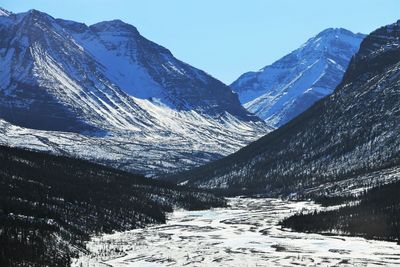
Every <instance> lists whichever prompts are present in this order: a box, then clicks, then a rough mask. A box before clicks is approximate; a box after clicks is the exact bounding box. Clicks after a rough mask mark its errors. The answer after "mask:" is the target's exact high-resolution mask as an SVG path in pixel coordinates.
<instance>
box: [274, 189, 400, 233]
mask: <svg viewBox="0 0 400 267" xmlns="http://www.w3.org/2000/svg"><path fill="white" fill-rule="evenodd" d="M399 192H400V182H396V183H392V184H387V185H382V186H379V187H376V188H373V189H371V190H370V191H367V192H366V193H364V194H362V195H361V196H360V197H359V198H358V199H359V200H360V202H359V203H358V204H356V205H349V204H348V205H346V206H344V207H342V208H339V209H336V210H331V211H322V212H313V213H308V214H303V213H300V214H296V215H293V216H291V217H289V218H287V219H285V220H284V221H283V222H282V223H281V224H282V226H283V227H287V228H292V229H293V230H295V231H300V232H312V233H333V234H334V233H340V234H343V235H350V236H360V237H365V238H369V239H380V240H388V241H399V240H400V194H399ZM353 200H354V199H353ZM340 201H343V198H340V199H331V200H329V199H324V200H322V203H323V204H327V203H331V204H339V202H340ZM350 203H351V202H350Z"/></svg>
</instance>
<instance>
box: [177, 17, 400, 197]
mask: <svg viewBox="0 0 400 267" xmlns="http://www.w3.org/2000/svg"><path fill="white" fill-rule="evenodd" d="M399 107H400V21H398V22H397V23H394V24H392V25H388V26H385V27H382V28H379V29H377V30H376V31H374V32H372V33H371V34H370V35H368V36H367V37H366V38H365V39H364V40H363V42H362V43H361V46H360V50H359V52H358V53H357V54H356V55H355V56H354V57H353V58H352V60H351V62H350V64H349V67H348V69H347V71H346V73H345V75H344V76H343V80H342V82H341V83H340V85H339V86H338V87H337V88H336V89H335V91H334V93H333V94H332V95H330V96H328V97H325V98H324V99H322V100H321V101H318V102H317V103H316V104H315V105H313V106H312V107H311V108H310V109H308V110H307V111H305V112H304V113H302V114H301V115H299V116H298V117H296V118H295V119H293V120H292V121H290V122H288V123H287V124H285V125H284V126H282V127H280V128H278V129H277V130H275V131H273V132H271V133H269V134H267V135H266V136H264V137H262V138H261V139H259V140H257V141H256V142H254V143H252V144H250V145H248V146H246V147H244V148H242V149H241V150H239V151H238V152H236V153H234V154H232V155H229V156H228V157H226V158H223V159H221V160H218V161H215V162H212V163H209V164H207V165H205V166H202V167H199V168H195V169H193V170H191V171H189V172H185V173H182V174H179V175H176V176H174V177H170V179H171V180H175V181H178V182H183V183H185V184H188V185H192V186H198V187H207V188H219V189H229V190H233V191H236V192H240V193H243V192H245V191H250V192H259V193H267V194H289V193H292V192H300V193H302V192H304V191H305V190H314V191H318V190H319V191H324V190H325V191H326V190H327V191H336V190H338V191H340V192H345V191H347V190H350V189H351V190H358V191H359V190H360V188H361V190H364V189H365V188H370V187H371V186H374V185H377V184H382V183H387V182H390V180H391V181H393V180H400V171H399V170H400V168H399V166H400V157H399V155H400V138H399V136H400V108H399Z"/></svg>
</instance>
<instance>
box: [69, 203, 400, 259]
mask: <svg viewBox="0 0 400 267" xmlns="http://www.w3.org/2000/svg"><path fill="white" fill-rule="evenodd" d="M228 204H229V205H230V206H229V207H228V208H214V209H211V210H206V211H183V210H177V211H175V212H173V213H170V214H169V216H168V221H167V223H166V224H165V225H156V226H151V227H148V228H146V229H137V230H133V231H128V232H121V233H115V234H110V235H102V236H98V237H94V238H93V239H92V240H91V241H90V242H88V243H87V248H88V250H89V252H90V254H89V255H82V256H81V258H79V259H78V260H73V266H93V267H94V266H99V267H100V266H185V265H188V266H211V265H221V266H310V265H311V266H338V265H340V266H397V265H398V264H400V254H399V247H398V245H397V244H396V243H395V242H384V241H374V240H366V239H363V238H358V237H344V236H336V235H332V236H326V235H319V234H304V233H298V232H292V231H290V230H289V229H281V227H280V226H278V225H277V224H278V222H279V221H280V220H282V219H283V218H285V217H287V216H289V215H291V214H294V213H296V212H298V211H301V210H303V211H309V210H314V209H323V208H321V207H320V206H319V205H317V204H315V203H313V202H308V201H303V202H291V201H285V200H280V199H272V198H269V199H266V198H258V199H256V198H239V197H237V198H230V199H229V201H228Z"/></svg>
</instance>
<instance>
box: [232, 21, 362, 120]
mask: <svg viewBox="0 0 400 267" xmlns="http://www.w3.org/2000/svg"><path fill="white" fill-rule="evenodd" d="M364 37H365V35H363V34H360V33H358V34H354V33H352V32H350V31H348V30H345V29H332V28H330V29H326V30H324V31H322V32H321V33H319V34H318V35H317V36H315V37H313V38H311V39H309V40H308V41H307V42H306V43H305V44H303V45H302V46H301V47H300V48H298V49H296V50H294V51H293V52H291V53H290V54H288V55H286V56H284V57H283V58H281V59H279V60H278V61H276V62H275V63H273V64H272V65H270V66H266V67H264V68H262V69H261V70H259V71H257V72H247V73H245V74H243V75H241V76H240V77H239V78H238V79H237V80H236V81H235V82H233V83H232V84H231V88H232V89H233V90H234V91H235V92H237V93H238V95H239V98H240V101H241V102H242V104H243V105H244V107H245V108H247V110H249V111H251V112H253V113H254V114H256V115H257V116H259V117H260V118H262V119H263V120H265V121H266V122H267V123H268V124H269V125H271V126H273V127H280V126H282V125H284V124H285V123H287V122H288V121H290V120H292V119H293V118H294V117H296V116H298V115H299V114H300V113H302V112H303V111H305V110H306V109H308V108H309V107H311V105H312V104H314V103H315V102H316V101H317V100H319V99H321V98H323V97H325V96H327V95H330V94H331V93H332V92H333V90H334V89H335V87H336V86H337V85H338V84H339V83H340V81H341V80H342V77H343V74H344V72H345V70H346V69H347V66H348V64H349V62H350V59H351V57H352V56H353V55H354V54H355V53H356V52H357V51H358V49H359V46H360V43H361V41H362V40H363V38H364Z"/></svg>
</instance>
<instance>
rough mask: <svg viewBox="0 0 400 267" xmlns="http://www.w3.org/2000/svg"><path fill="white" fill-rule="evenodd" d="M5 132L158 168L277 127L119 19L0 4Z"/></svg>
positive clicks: (12, 140)
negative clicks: (58, 15) (16, 10)
mask: <svg viewBox="0 0 400 267" xmlns="http://www.w3.org/2000/svg"><path fill="white" fill-rule="evenodd" d="M0 34H1V36H2V38H1V40H0V118H1V119H3V120H2V121H1V122H0V123H1V125H2V127H1V128H0V140H1V143H2V144H6V145H14V146H19V147H26V148H35V149H40V150H46V151H52V152H57V153H61V154H68V155H72V156H76V157H81V158H86V159H90V160H96V161H98V162H102V163H105V164H109V165H112V166H116V167H122V168H124V169H127V170H132V171H140V172H142V173H145V174H148V175H154V174H157V173H160V172H165V171H168V172H169V171H176V170H180V169H182V168H188V167H191V166H194V165H198V164H201V163H205V162H207V161H209V160H212V159H216V158H218V157H221V156H223V155H226V154H229V153H232V152H233V151H235V150H237V149H238V148H240V147H241V146H244V145H245V144H247V143H249V142H250V141H253V140H255V139H257V138H258V137H260V136H261V135H263V134H265V133H267V132H269V131H270V130H271V128H270V127H267V126H266V125H265V123H264V122H262V121H261V120H259V119H258V118H257V117H255V116H254V115H251V114H250V113H249V112H248V111H246V110H245V109H244V108H243V107H242V106H241V105H240V102H239V100H238V97H237V95H235V94H234V93H233V92H232V91H231V90H230V88H229V87H228V86H226V85H224V84H223V83H221V82H220V81H218V80H216V79H214V78H212V77H211V76H210V75H208V74H206V73H205V72H203V71H201V70H198V69H196V68H194V67H191V66H189V65H188V64H186V63H183V62H181V61H179V60H177V59H176V58H174V57H173V55H172V54H171V52H170V51H169V50H167V49H165V48H164V47H161V46H159V45H157V44H155V43H153V42H151V41H149V40H147V39H145V38H144V37H142V36H141V35H140V34H139V32H138V31H137V29H136V28H135V27H133V26H132V25H129V24H126V23H124V22H122V21H119V20H114V21H108V22H101V23H98V24H95V25H92V26H86V25H85V24H82V23H77V22H73V21H66V20H61V19H54V18H52V17H51V16H49V15H47V14H45V13H42V12H39V11H36V10H31V11H28V12H26V13H20V14H12V13H10V12H7V11H5V10H1V12H0Z"/></svg>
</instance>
